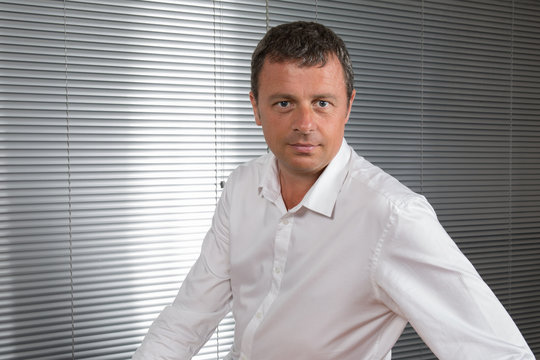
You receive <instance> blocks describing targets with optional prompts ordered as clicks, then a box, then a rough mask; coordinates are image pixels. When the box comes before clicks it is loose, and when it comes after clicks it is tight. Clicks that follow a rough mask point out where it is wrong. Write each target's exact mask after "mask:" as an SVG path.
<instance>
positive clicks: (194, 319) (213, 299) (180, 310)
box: [133, 191, 232, 360]
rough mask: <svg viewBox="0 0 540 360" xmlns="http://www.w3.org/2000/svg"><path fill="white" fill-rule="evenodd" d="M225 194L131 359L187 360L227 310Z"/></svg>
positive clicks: (228, 306) (230, 296) (228, 288)
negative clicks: (197, 253) (167, 303)
mask: <svg viewBox="0 0 540 360" xmlns="http://www.w3.org/2000/svg"><path fill="white" fill-rule="evenodd" d="M227 199H228V195H227V194H226V192H225V191H224V192H223V195H222V198H221V199H220V201H219V203H218V206H217V208H216V212H215V214H214V218H213V220H212V226H211V228H210V230H209V231H208V233H207V235H206V237H205V239H204V242H203V246H202V250H201V255H200V257H199V259H198V260H197V261H196V263H195V264H194V265H193V267H192V268H191V270H190V272H189V274H188V275H187V277H186V279H185V280H184V282H183V283H182V286H181V288H180V291H179V292H178V295H177V296H176V298H175V300H174V302H173V304H172V305H171V306H168V307H166V308H165V309H164V310H163V311H162V312H161V314H160V315H159V316H158V318H157V319H156V320H155V321H154V323H153V324H152V326H151V327H150V329H149V331H148V334H147V335H146V337H145V338H144V341H143V343H142V345H141V347H140V348H139V349H138V350H137V351H136V352H135V354H134V355H133V360H157V359H160V360H188V359H191V358H192V356H193V355H195V354H196V353H197V352H198V351H199V349H200V348H201V347H202V346H203V345H204V343H205V342H206V341H207V340H208V338H209V337H210V336H211V335H212V333H213V331H214V330H215V328H216V326H217V325H218V323H219V321H220V320H221V319H222V318H223V317H224V316H225V315H226V314H227V313H228V312H229V311H230V304H231V300H232V294H231V286H230V281H229V231H228V200H227Z"/></svg>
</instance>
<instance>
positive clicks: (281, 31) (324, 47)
mask: <svg viewBox="0 0 540 360" xmlns="http://www.w3.org/2000/svg"><path fill="white" fill-rule="evenodd" d="M331 54H335V55H336V56H337V58H338V59H339V62H340V63H341V66H342V68H343V74H344V76H345V79H344V80H345V86H346V88H347V97H348V98H349V99H350V97H351V95H352V92H353V88H354V73H353V69H352V64H351V59H350V57H349V52H348V51H347V47H346V46H345V43H344V42H343V40H342V39H341V38H340V37H339V36H337V35H336V34H335V33H334V32H333V31H332V30H331V29H329V28H328V27H326V26H324V25H322V24H319V23H315V22H305V21H295V22H292V23H287V24H281V25H278V26H275V27H273V28H271V29H270V30H269V31H268V32H267V33H266V35H265V36H264V37H263V38H262V40H261V41H260V42H259V44H258V45H257V47H256V48H255V51H254V52H253V55H252V57H251V91H252V92H253V96H254V97H255V100H257V96H258V90H259V73H260V72H261V69H262V67H263V64H264V61H265V60H266V59H267V58H268V59H269V60H271V61H275V62H281V61H297V62H298V65H299V66H315V65H319V66H324V65H325V64H326V61H327V60H328V56H329V55H331Z"/></svg>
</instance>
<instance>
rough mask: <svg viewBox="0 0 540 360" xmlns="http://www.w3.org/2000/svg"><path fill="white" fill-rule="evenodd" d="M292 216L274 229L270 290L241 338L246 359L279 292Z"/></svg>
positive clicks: (282, 220) (285, 217)
mask: <svg viewBox="0 0 540 360" xmlns="http://www.w3.org/2000/svg"><path fill="white" fill-rule="evenodd" d="M293 220H294V217H291V215H290V214H286V215H285V216H284V217H283V218H282V219H281V220H280V222H279V224H278V228H277V231H276V236H275V239H274V261H273V265H272V283H271V286H270V291H269V292H268V294H267V295H266V296H265V298H264V299H263V301H262V303H261V305H260V306H259V308H258V309H257V311H256V312H255V315H254V316H253V318H251V320H250V322H249V323H248V325H247V326H246V329H245V332H244V336H243V339H242V349H243V351H242V354H243V356H247V357H245V359H247V358H248V357H249V356H251V352H252V346H253V340H254V335H255V332H256V331H257V329H258V327H259V325H260V324H261V323H262V321H263V320H264V317H265V315H266V314H267V312H268V309H269V308H270V306H272V303H273V302H274V300H275V299H276V298H277V296H278V294H279V288H280V286H281V280H282V278H283V274H284V273H283V269H284V268H285V263H286V261H287V255H288V249H289V243H290V240H291V234H292V228H293V224H294V221H293Z"/></svg>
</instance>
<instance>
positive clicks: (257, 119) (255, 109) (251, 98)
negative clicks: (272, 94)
mask: <svg viewBox="0 0 540 360" xmlns="http://www.w3.org/2000/svg"><path fill="white" fill-rule="evenodd" d="M249 101H251V107H252V108H253V115H254V116H255V123H257V125H259V126H261V125H262V124H261V119H260V116H259V107H258V105H257V99H255V95H253V91H250V92H249Z"/></svg>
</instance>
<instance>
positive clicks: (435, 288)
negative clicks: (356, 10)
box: [134, 22, 534, 360]
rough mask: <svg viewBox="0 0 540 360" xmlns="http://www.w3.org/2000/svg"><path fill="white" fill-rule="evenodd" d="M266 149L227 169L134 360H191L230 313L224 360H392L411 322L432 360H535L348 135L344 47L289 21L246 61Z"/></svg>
mask: <svg viewBox="0 0 540 360" xmlns="http://www.w3.org/2000/svg"><path fill="white" fill-rule="evenodd" d="M251 80H252V89H251V90H252V91H251V93H250V100H251V104H252V106H253V110H254V114H255V121H256V122H257V124H258V125H260V126H262V129H263V132H264V136H265V139H266V142H267V143H268V146H269V148H270V150H271V153H270V154H268V155H266V156H263V157H261V158H258V159H255V160H253V161H251V162H249V163H247V164H245V165H242V166H240V167H239V168H238V169H237V170H235V171H234V172H233V173H232V174H231V176H230V178H229V180H228V182H227V185H226V187H225V189H224V191H223V194H222V197H221V199H220V201H219V203H218V206H217V208H216V213H215V215H214V219H213V222H212V226H211V229H210V230H209V232H208V234H207V236H206V237H205V240H204V243H203V247H202V251H201V256H200V258H199V259H198V260H197V262H196V263H195V265H194V266H193V268H192V269H191V271H190V273H189V275H188V276H187V278H186V280H185V281H184V283H183V284H182V287H181V289H180V291H179V294H178V296H177V298H176V299H175V301H174V303H173V304H172V306H170V307H167V308H166V309H165V310H164V311H163V312H162V314H160V316H159V317H158V319H157V320H156V321H155V322H154V324H153V325H152V327H151V329H150V331H149V333H148V335H147V336H146V338H145V340H144V342H143V344H142V346H141V347H140V348H139V350H138V351H137V352H136V354H135V355H134V359H137V360H139V359H146V360H151V359H190V358H191V357H192V356H193V355H194V354H196V352H197V351H198V350H199V348H200V347H201V346H202V345H203V344H204V343H205V341H206V340H207V339H208V337H209V336H210V335H211V334H212V332H213V330H214V329H215V327H216V326H217V324H218V322H219V321H220V320H221V319H222V318H223V316H225V315H226V314H227V313H228V312H229V311H230V310H232V312H233V314H234V318H235V322H236V327H235V340H234V345H233V347H232V349H231V353H230V354H229V355H228V356H227V358H228V359H235V360H236V359H254V360H283V359H290V360H293V359H294V360H303V359H306V360H308V359H309V360H318V359H320V360H352V359H355V360H361V359H375V360H381V359H390V351H391V348H392V346H393V345H394V343H395V342H396V340H397V339H398V337H399V336H400V334H401V333H402V331H403V328H404V327H405V325H406V323H407V322H410V323H411V324H412V326H413V327H414V328H415V329H416V331H417V332H418V333H419V335H420V336H421V337H422V339H423V340H424V341H425V342H426V343H427V345H428V346H429V347H430V348H431V349H432V350H433V352H434V353H435V354H436V355H437V356H438V357H439V358H440V359H451V360H455V359H459V360H466V359H471V360H482V359H485V360H496V359H530V360H532V359H534V356H533V355H532V353H531V351H530V349H529V348H528V346H527V344H526V342H525V340H524V339H523V337H522V336H521V334H520V332H519V330H518V329H517V328H516V326H515V324H514V323H513V321H512V319H511V318H510V316H509V315H508V314H507V312H506V311H505V310H504V308H503V307H502V305H501V304H500V303H499V301H498V300H497V299H496V297H495V296H494V294H493V293H492V292H491V291H490V289H489V288H488V287H487V286H486V284H485V283H484V282H483V281H482V280H481V278H480V277H479V275H478V274H477V272H476V271H475V270H474V268H473V267H472V265H471V264H470V263H469V262H468V261H467V259H466V258H465V257H464V256H463V254H462V253H461V252H460V251H459V249H458V248H457V246H456V245H455V244H454V242H453V241H452V240H451V239H450V238H449V237H448V235H447V234H446V232H445V231H444V230H443V229H442V227H441V225H440V224H439V223H438V221H437V219H436V216H435V214H434V212H433V210H432V208H431V207H430V205H429V204H428V203H427V201H426V200H425V198H424V197H422V196H420V195H417V194H415V193H413V192H411V191H410V190H409V189H407V188H406V187H405V186H403V185H401V184H400V183H399V182H398V181H397V180H395V179H394V178H392V177H391V176H389V175H387V174H386V173H384V172H383V171H382V170H380V169H379V168H377V167H375V166H373V165H371V164H370V163H369V162H367V161H366V160H364V159H363V158H362V157H360V156H358V155H357V154H356V153H354V151H353V150H352V149H351V148H350V147H349V146H348V145H347V143H346V142H345V140H344V138H343V134H344V127H345V123H346V122H347V120H348V118H349V114H350V111H351V105H352V102H353V100H354V97H355V91H354V89H353V73H352V66H351V63H350V60H349V55H348V53H347V50H346V48H345V45H344V43H343V41H342V40H341V39H340V38H339V37H337V36H336V35H335V34H334V33H333V32H332V31H331V30H329V29H328V28H326V27H324V26H322V25H320V24H316V23H305V22H295V23H290V24H284V25H280V26H277V27H275V28H273V29H271V30H270V31H269V32H268V34H267V35H266V36H265V37H264V38H263V39H262V40H261V42H260V43H259V45H258V46H257V48H256V50H255V52H254V54H253V58H252V78H251Z"/></svg>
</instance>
